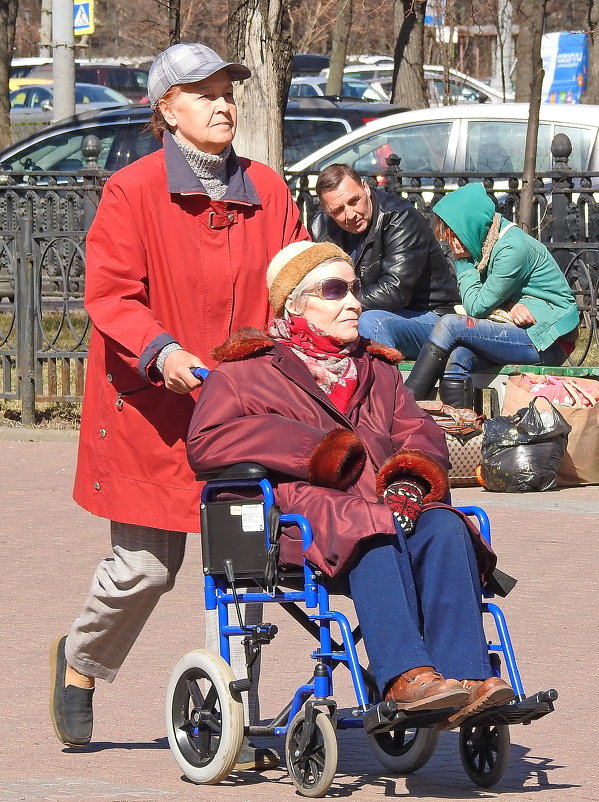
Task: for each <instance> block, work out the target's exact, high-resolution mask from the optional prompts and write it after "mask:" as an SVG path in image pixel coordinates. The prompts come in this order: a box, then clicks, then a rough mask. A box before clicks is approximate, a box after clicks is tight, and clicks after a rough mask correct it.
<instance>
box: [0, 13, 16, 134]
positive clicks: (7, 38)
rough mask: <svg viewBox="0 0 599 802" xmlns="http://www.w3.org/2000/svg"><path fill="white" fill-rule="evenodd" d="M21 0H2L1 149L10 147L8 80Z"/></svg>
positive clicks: (0, 62) (0, 25)
mask: <svg viewBox="0 0 599 802" xmlns="http://www.w3.org/2000/svg"><path fill="white" fill-rule="evenodd" d="M18 7H19V0H0V148H5V147H6V146H7V145H10V102H9V100H8V80H9V78H10V62H11V59H12V52H13V48H14V44H15V25H16V22H17V11H18Z"/></svg>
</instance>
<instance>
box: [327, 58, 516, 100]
mask: <svg viewBox="0 0 599 802" xmlns="http://www.w3.org/2000/svg"><path fill="white" fill-rule="evenodd" d="M343 72H344V73H345V75H347V76H351V77H354V78H361V79H362V80H363V81H369V82H370V83H371V84H372V86H374V87H375V88H376V89H378V90H379V91H382V92H384V93H385V94H386V95H387V97H390V95H391V82H392V79H393V62H391V63H386V64H383V63H380V64H376V65H365V64H348V65H347V66H346V67H345V69H344V71H343ZM424 78H425V80H426V83H427V90H428V99H429V103H430V104H431V106H442V105H443V100H444V97H445V80H444V70H443V67H440V66H437V65H434V64H425V65H424ZM449 91H450V98H451V104H456V103H502V102H503V100H504V98H503V95H502V94H501V93H500V92H497V91H495V89H492V88H491V87H490V86H488V85H487V84H485V83H483V82H482V81H479V80H477V79H476V78H471V77H470V76H469V75H466V74H465V73H463V72H459V71H458V70H454V69H450V70H449ZM513 97H514V95H513V92H512V91H511V88H510V89H509V91H506V98H505V99H506V100H512V99H513Z"/></svg>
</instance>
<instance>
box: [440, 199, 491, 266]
mask: <svg viewBox="0 0 599 802" xmlns="http://www.w3.org/2000/svg"><path fill="white" fill-rule="evenodd" d="M496 211H497V209H496V208H495V204H494V203H493V201H492V200H491V198H490V197H489V196H488V195H487V192H486V190H485V188H484V187H483V185H482V184H464V186H463V187H460V188H459V189H456V190H455V191H454V192H450V193H449V195H446V196H445V197H444V198H442V199H441V200H440V201H439V202H438V203H436V204H435V205H434V206H433V212H434V213H435V214H436V215H437V216H438V217H440V218H441V220H443V222H444V223H446V224H447V225H448V226H449V228H450V229H451V230H452V231H453V233H454V234H455V235H456V237H457V238H458V239H459V240H460V242H461V243H462V245H463V246H464V247H465V248H466V250H467V251H469V252H470V254H471V255H472V257H473V259H474V260H475V261H477V262H479V261H480V258H481V256H482V249H483V242H484V241H485V237H486V236H487V233H488V231H489V228H490V227H491V222H492V220H493V215H494V214H495V212H496Z"/></svg>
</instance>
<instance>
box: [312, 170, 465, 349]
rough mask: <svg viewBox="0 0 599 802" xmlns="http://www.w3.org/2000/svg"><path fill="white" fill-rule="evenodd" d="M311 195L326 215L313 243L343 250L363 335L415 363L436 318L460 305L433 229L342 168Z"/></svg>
mask: <svg viewBox="0 0 599 802" xmlns="http://www.w3.org/2000/svg"><path fill="white" fill-rule="evenodd" d="M316 192H317V194H318V198H319V200H320V204H321V207H322V210H323V211H321V212H318V213H317V214H316V216H315V217H314V218H313V220H312V222H311V224H310V232H311V234H312V238H313V239H314V240H315V241H317V242H322V241H332V242H334V243H336V244H337V245H339V246H341V247H342V248H343V249H344V250H345V251H346V252H347V253H349V254H350V255H351V256H352V257H353V259H354V262H355V265H356V272H357V274H358V276H359V277H360V279H361V281H362V291H361V299H360V300H361V301H362V307H363V309H364V310H365V311H364V312H363V313H362V315H361V317H360V327H359V328H360V334H362V335H363V336H364V337H369V338H371V339H372V340H376V341H377V342H380V343H383V344H384V345H389V346H391V347H393V348H397V349H398V350H400V351H401V352H402V354H403V355H404V356H405V357H406V358H407V359H416V357H417V356H418V353H419V351H420V348H421V347H422V345H423V343H425V342H426V341H427V339H428V337H429V334H430V333H431V331H432V330H433V327H434V325H435V323H437V322H438V320H439V317H440V316H441V315H443V314H446V313H448V312H453V311H454V309H453V307H454V305H455V304H457V303H460V294H459V291H458V286H457V283H456V279H455V275H454V273H453V270H452V269H451V268H450V264H449V262H448V260H447V259H446V257H445V255H444V253H443V251H442V250H441V246H440V245H439V243H438V242H437V240H436V239H435V236H434V234H433V231H432V229H431V227H430V226H429V224H428V223H427V221H426V220H425V218H424V217H423V216H422V215H421V214H420V212H419V211H417V210H416V209H415V208H414V207H413V206H412V204H411V203H410V202H409V201H406V200H405V199H404V198H400V197H399V196H397V195H392V194H390V193H387V192H385V191H384V190H380V189H377V190H373V189H371V188H370V187H369V186H368V184H367V183H366V182H365V181H364V180H363V179H362V178H361V177H360V176H359V175H358V173H356V171H355V170H354V169H353V168H352V167H349V166H348V165H346V164H331V165H329V166H328V167H326V168H325V169H324V170H323V171H322V173H321V174H320V176H319V177H318V182H317V184H316Z"/></svg>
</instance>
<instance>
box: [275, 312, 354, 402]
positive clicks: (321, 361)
mask: <svg viewBox="0 0 599 802" xmlns="http://www.w3.org/2000/svg"><path fill="white" fill-rule="evenodd" d="M268 333H269V334H270V335H271V337H273V338H274V339H275V340H276V341H277V342H279V343H281V344H282V345H286V346H288V347H289V348H291V349H292V350H293V353H294V354H296V356H298V357H299V358H300V359H301V360H302V361H303V362H304V363H305V365H306V367H307V368H308V370H309V371H310V373H311V374H312V376H313V377H314V380H315V382H316V384H317V385H318V386H319V387H320V389H321V390H322V391H323V392H324V393H326V394H327V395H328V397H329V398H330V400H331V402H332V403H333V404H334V405H335V406H336V407H337V409H338V410H339V411H340V412H346V411H347V408H348V405H349V401H350V399H351V397H352V395H353V394H354V392H355V390H356V387H357V386H358V371H357V368H356V365H355V363H354V361H353V359H352V358H351V356H350V354H351V353H352V352H353V351H354V350H355V348H356V346H357V343H358V341H357V340H356V342H355V343H343V342H341V341H340V340H337V339H335V337H330V336H329V335H328V334H325V333H324V332H323V331H320V329H317V328H316V327H315V326H313V325H312V324H311V323H308V321H307V320H306V319H305V318H303V317H299V316H297V315H292V316H291V317H290V318H289V320H283V319H282V318H275V320H273V322H272V324H271V326H270V328H269V330H268Z"/></svg>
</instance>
